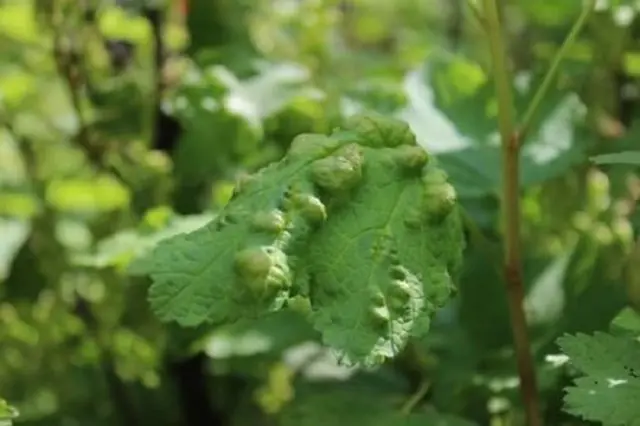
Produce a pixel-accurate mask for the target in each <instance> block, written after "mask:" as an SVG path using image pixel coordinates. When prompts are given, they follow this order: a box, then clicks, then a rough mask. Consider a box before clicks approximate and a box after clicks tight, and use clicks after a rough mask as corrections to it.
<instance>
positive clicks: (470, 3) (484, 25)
mask: <svg viewBox="0 0 640 426" xmlns="http://www.w3.org/2000/svg"><path fill="white" fill-rule="evenodd" d="M467 7H468V8H469V10H470V11H471V14H472V15H473V17H474V18H475V20H476V21H478V24H480V26H481V27H482V28H483V29H486V28H487V23H486V21H485V19H484V17H483V16H482V13H480V9H478V6H477V5H476V3H475V1H474V0H467Z"/></svg>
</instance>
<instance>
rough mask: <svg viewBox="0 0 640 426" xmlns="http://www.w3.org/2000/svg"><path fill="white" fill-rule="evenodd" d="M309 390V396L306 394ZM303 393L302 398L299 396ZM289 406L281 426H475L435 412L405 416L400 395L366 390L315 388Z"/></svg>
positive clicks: (280, 420)
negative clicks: (401, 408)
mask: <svg viewBox="0 0 640 426" xmlns="http://www.w3.org/2000/svg"><path fill="white" fill-rule="evenodd" d="M305 390H306V392H305ZM300 393H301V395H299V394H300ZM296 395H297V396H296V398H295V399H294V400H293V402H291V403H290V405H289V406H287V407H286V408H285V409H284V410H283V412H282V414H281V415H280V419H279V421H278V426H320V425H331V426H352V425H367V426H391V425H393V426H423V425H429V426H472V425H473V423H471V422H468V421H466V420H464V419H461V418H459V417H455V416H451V415H446V414H441V413H439V412H437V411H436V410H435V409H433V408H429V409H426V410H417V409H416V411H415V412H414V413H411V414H409V415H404V414H403V413H402V412H401V410H400V407H399V406H398V405H401V404H397V403H395V404H394V402H397V401H399V402H402V400H401V398H402V397H401V396H400V395H393V394H388V393H381V392H375V391H372V390H371V389H370V388H365V387H364V386H353V385H352V386H348V385H346V386H345V385H333V386H332V385H325V386H323V385H316V386H312V387H310V388H309V389H303V391H302V392H296Z"/></svg>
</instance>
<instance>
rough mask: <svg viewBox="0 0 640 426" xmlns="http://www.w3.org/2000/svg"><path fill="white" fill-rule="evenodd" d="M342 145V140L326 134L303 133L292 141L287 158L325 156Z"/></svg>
mask: <svg viewBox="0 0 640 426" xmlns="http://www.w3.org/2000/svg"><path fill="white" fill-rule="evenodd" d="M338 146H340V141H339V140H337V139H335V138H332V137H330V136H326V135H318V134H315V133H303V134H300V135H298V136H296V137H295V138H294V139H293V141H292V142H291V146H290V148H289V151H288V152H287V157H286V158H287V159H290V160H298V159H306V158H314V157H324V156H326V155H329V154H330V153H331V152H332V151H333V150H335V149H336V148H337V147H338Z"/></svg>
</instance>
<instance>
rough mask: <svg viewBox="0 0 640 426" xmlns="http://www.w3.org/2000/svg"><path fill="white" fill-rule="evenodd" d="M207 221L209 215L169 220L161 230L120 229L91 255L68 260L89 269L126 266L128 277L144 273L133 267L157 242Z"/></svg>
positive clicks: (142, 261) (81, 255)
mask: <svg viewBox="0 0 640 426" xmlns="http://www.w3.org/2000/svg"><path fill="white" fill-rule="evenodd" d="M211 218H212V216H211V215H210V214H202V215H191V216H177V217H172V218H171V219H170V221H169V223H167V225H166V226H165V227H163V228H162V229H158V230H156V231H155V232H146V233H145V232H141V230H139V229H122V230H120V231H118V232H116V233H115V234H113V235H111V236H109V237H108V238H105V239H104V240H102V241H100V242H99V243H98V246H97V248H96V250H95V252H93V253H81V254H78V255H76V256H74V257H73V259H72V260H73V262H74V264H76V265H81V266H85V267H93V268H106V267H110V266H126V267H127V268H128V271H129V272H131V273H132V274H133V273H136V274H144V273H145V272H144V270H142V271H138V266H137V265H138V264H139V263H140V264H142V265H143V263H144V260H143V259H144V257H145V256H146V255H147V254H148V253H149V252H151V250H152V249H153V247H155V246H156V245H157V244H158V242H160V241H162V240H164V239H167V238H170V237H172V236H174V235H177V234H181V233H185V232H189V231H193V230H195V229H197V228H200V227H201V226H203V225H204V224H206V223H207V222H209V221H210V220H211ZM142 267H143V266H142Z"/></svg>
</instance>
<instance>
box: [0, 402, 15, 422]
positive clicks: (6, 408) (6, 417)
mask: <svg viewBox="0 0 640 426" xmlns="http://www.w3.org/2000/svg"><path fill="white" fill-rule="evenodd" d="M16 417H18V410H16V409H15V408H14V407H12V406H11V405H9V404H8V403H7V401H5V400H4V399H1V398H0V426H11V425H12V424H13V419H15V418H16Z"/></svg>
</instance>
